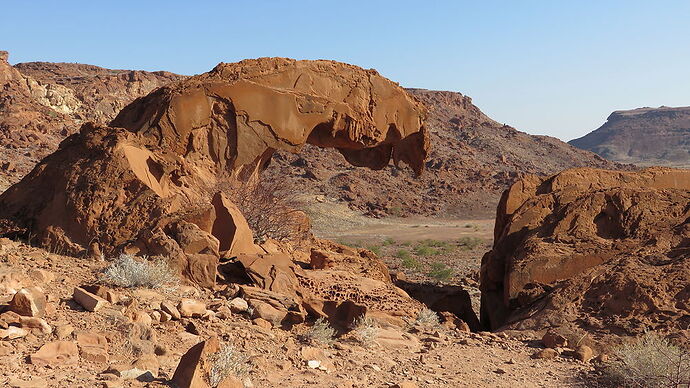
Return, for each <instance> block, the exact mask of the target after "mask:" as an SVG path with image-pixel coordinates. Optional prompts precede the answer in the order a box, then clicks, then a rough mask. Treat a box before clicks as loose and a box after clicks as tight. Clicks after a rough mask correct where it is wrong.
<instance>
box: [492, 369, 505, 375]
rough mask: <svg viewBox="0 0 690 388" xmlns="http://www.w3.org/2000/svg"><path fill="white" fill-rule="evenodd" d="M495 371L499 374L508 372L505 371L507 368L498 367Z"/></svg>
mask: <svg viewBox="0 0 690 388" xmlns="http://www.w3.org/2000/svg"><path fill="white" fill-rule="evenodd" d="M494 373H496V374H498V375H503V374H505V373H506V371H505V369H501V368H496V369H495V370H494Z"/></svg>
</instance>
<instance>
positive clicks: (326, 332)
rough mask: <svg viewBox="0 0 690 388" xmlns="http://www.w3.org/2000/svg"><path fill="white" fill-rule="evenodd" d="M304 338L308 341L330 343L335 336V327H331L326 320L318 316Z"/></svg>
mask: <svg viewBox="0 0 690 388" xmlns="http://www.w3.org/2000/svg"><path fill="white" fill-rule="evenodd" d="M306 338H307V339H308V340H309V342H320V343H322V344H326V345H330V344H331V343H333V339H334V338H335V329H333V328H332V327H331V325H330V324H329V323H328V321H326V320H325V319H323V318H319V319H317V320H316V322H314V326H312V327H311V329H310V330H309V332H307V334H306Z"/></svg>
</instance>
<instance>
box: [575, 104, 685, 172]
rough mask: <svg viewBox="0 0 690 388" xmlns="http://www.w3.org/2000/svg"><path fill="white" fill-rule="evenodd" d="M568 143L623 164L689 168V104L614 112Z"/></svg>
mask: <svg viewBox="0 0 690 388" xmlns="http://www.w3.org/2000/svg"><path fill="white" fill-rule="evenodd" d="M569 143H570V144H571V145H573V146H575V147H578V148H581V149H584V150H589V151H592V152H596V153H597V154H599V155H601V156H602V157H604V158H606V159H609V160H614V161H618V162H622V163H634V164H639V165H643V166H651V165H661V166H675V167H690V107H681V108H669V107H660V108H639V109H633V110H621V111H615V112H613V113H611V115H610V116H609V117H608V119H607V121H606V123H604V125H602V126H601V127H599V128H598V129H596V130H595V131H593V132H591V133H589V134H587V135H585V136H583V137H581V138H579V139H574V140H571V141H570V142H569Z"/></svg>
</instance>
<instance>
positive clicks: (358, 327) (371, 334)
mask: <svg viewBox="0 0 690 388" xmlns="http://www.w3.org/2000/svg"><path fill="white" fill-rule="evenodd" d="M352 326H353V331H354V333H355V336H356V337H357V340H359V342H361V343H362V345H364V346H371V345H372V344H373V343H374V340H375V339H376V337H378V335H379V327H378V325H377V324H376V322H375V321H374V320H373V319H371V318H369V317H366V316H361V317H359V318H357V320H355V322H354V323H353V325H352Z"/></svg>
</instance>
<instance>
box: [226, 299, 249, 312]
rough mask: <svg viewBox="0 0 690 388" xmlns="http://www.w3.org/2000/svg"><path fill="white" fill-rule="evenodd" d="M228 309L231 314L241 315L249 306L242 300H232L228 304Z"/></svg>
mask: <svg viewBox="0 0 690 388" xmlns="http://www.w3.org/2000/svg"><path fill="white" fill-rule="evenodd" d="M228 307H230V311H232V312H233V313H243V312H245V311H247V309H249V304H248V303H247V301H246V300H244V299H242V298H234V299H233V300H231V301H230V303H228Z"/></svg>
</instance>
